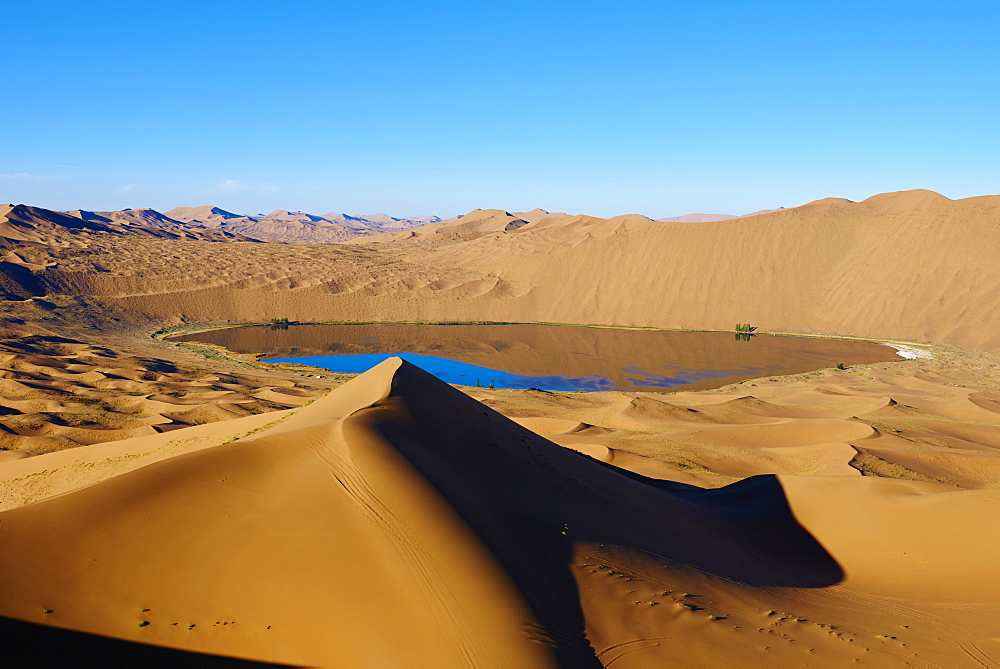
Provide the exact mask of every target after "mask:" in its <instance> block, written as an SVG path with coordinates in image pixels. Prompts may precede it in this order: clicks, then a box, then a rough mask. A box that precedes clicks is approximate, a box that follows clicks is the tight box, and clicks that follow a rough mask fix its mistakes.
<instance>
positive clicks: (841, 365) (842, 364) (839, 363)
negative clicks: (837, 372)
mask: <svg viewBox="0 0 1000 669" xmlns="http://www.w3.org/2000/svg"><path fill="white" fill-rule="evenodd" d="M837 369H847V366H846V365H844V363H842V362H838V363H837Z"/></svg>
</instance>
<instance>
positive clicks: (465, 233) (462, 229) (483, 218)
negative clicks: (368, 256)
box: [352, 209, 538, 244]
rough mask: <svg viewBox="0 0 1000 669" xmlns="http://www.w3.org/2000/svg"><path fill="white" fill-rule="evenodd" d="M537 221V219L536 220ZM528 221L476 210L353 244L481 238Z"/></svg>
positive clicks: (509, 215)
mask: <svg viewBox="0 0 1000 669" xmlns="http://www.w3.org/2000/svg"><path fill="white" fill-rule="evenodd" d="M536 220H538V219H537V218H536ZM525 225H528V221H526V220H524V219H521V218H518V217H517V216H515V215H514V214H511V213H510V212H507V211H503V210H501V209H475V210H473V211H470V212H469V213H468V214H464V215H463V216H456V217H454V218H449V219H445V220H443V221H438V222H435V223H428V224H426V225H421V226H419V227H415V228H412V229H409V230H404V231H400V232H385V233H383V234H379V235H372V236H371V237H366V238H363V239H361V238H359V239H356V240H353V242H352V243H355V244H358V243H360V244H364V243H368V242H387V241H399V240H404V239H411V238H415V237H426V238H428V239H448V238H450V239H452V240H454V239H459V238H468V237H470V236H472V237H476V236H482V235H487V234H491V233H496V232H499V233H503V232H510V231H512V230H517V229H519V228H521V227H523V226H525Z"/></svg>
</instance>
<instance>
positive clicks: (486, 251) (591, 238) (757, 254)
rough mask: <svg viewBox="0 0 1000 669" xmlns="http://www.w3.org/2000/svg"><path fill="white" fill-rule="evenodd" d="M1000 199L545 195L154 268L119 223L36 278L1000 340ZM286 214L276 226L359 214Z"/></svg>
mask: <svg viewBox="0 0 1000 669" xmlns="http://www.w3.org/2000/svg"><path fill="white" fill-rule="evenodd" d="M29 209H30V211H31V212H34V213H33V214H32V216H34V217H35V218H34V219H31V220H35V221H37V224H35V223H23V224H22V223H16V222H15V223H8V224H7V226H8V227H7V228H6V229H8V230H9V232H8V233H7V234H10V235H13V236H16V237H24V238H25V239H27V238H29V237H32V236H33V235H34V236H38V235H40V234H41V232H40V231H41V230H43V229H45V230H49V229H52V230H55V229H56V228H59V226H60V225H62V224H58V223H52V222H45V221H42V218H44V216H42V215H41V214H40V213H39V212H44V211H45V210H40V209H37V208H23V207H22V208H21V209H19V210H18V211H21V212H22V214H23V212H27V211H28V210H29ZM998 213H1000V197H998V196H986V197H977V198H968V199H964V200H954V201H952V200H948V199H947V198H945V197H943V196H941V195H938V194H936V193H931V192H930V191H904V192H900V193H887V194H883V195H878V196H874V197H872V198H869V199H868V200H865V201H863V202H859V203H853V202H850V201H847V200H842V199H832V200H831V199H827V200H820V201H817V202H813V203H810V204H807V205H803V206H801V207H796V208H794V209H785V210H779V211H776V212H771V213H766V214H760V215H756V216H753V217H745V218H736V219H731V220H726V221H718V222H713V223H683V222H658V221H647V220H643V219H636V218H625V219H621V218H619V219H617V220H609V219H601V218H596V217H589V216H568V215H565V214H558V215H544V212H541V213H539V212H535V213H534V214H532V215H531V216H530V218H533V219H534V220H533V221H527V220H525V219H523V218H519V217H518V216H516V215H514V214H511V213H509V212H506V211H503V210H499V209H481V210H475V211H473V212H470V213H469V214H466V215H464V216H462V217H458V218H455V219H449V220H445V221H438V222H435V223H431V224H427V225H423V226H420V227H415V228H412V229H409V230H402V231H392V232H384V233H377V234H372V235H371V236H368V237H363V238H358V237H352V238H350V239H348V240H347V241H349V242H350V243H351V246H349V247H344V246H340V245H312V246H297V247H296V250H294V251H293V250H292V249H288V250H284V249H283V247H282V246H281V245H261V246H260V248H258V249H256V250H250V249H249V248H246V249H244V250H241V251H240V254H241V255H239V256H233V257H231V258H225V259H222V260H220V259H218V258H217V257H216V256H217V254H214V253H211V248H210V247H204V248H202V247H200V246H198V245H197V244H195V245H193V246H191V247H190V249H189V251H188V255H186V256H185V257H184V258H181V259H175V260H172V261H171V262H169V263H164V264H163V266H162V267H160V269H158V270H157V275H156V276H157V277H158V278H157V281H156V282H155V283H153V284H150V282H149V281H148V280H145V279H142V278H141V275H142V274H143V273H145V272H147V269H148V268H152V267H154V266H158V265H159V263H158V261H157V260H156V258H158V257H159V254H160V253H161V251H159V250H157V249H158V247H157V246H156V242H155V240H153V239H151V240H150V242H149V243H148V244H146V243H143V248H139V247H136V246H135V244H134V243H133V244H131V246H130V247H129V248H120V249H116V250H112V249H111V247H110V246H108V244H112V245H113V243H114V239H115V237H114V235H107V234H105V235H103V236H101V237H100V238H101V239H104V240H106V242H102V243H103V244H105V248H106V250H105V251H102V252H101V253H98V254H94V253H91V256H90V260H91V261H93V262H98V263H99V264H100V265H101V267H103V268H105V270H106V271H102V272H100V273H98V274H95V273H94V271H93V268H92V265H91V264H90V261H88V262H83V261H82V258H81V259H80V260H79V261H77V260H74V259H73V258H67V259H65V260H63V261H61V262H60V264H59V266H58V267H53V266H49V267H47V269H44V270H43V269H40V268H41V267H43V266H44V263H45V262H51V261H44V260H43V259H42V258H41V257H39V258H37V259H35V260H33V261H31V262H29V263H28V264H31V265H32V267H33V268H34V269H32V270H31V271H32V272H33V273H34V274H32V275H31V278H32V280H33V281H35V282H38V281H43V282H45V283H46V285H48V286H49V288H48V290H50V291H52V292H53V293H54V294H58V293H60V292H61V291H69V292H71V293H74V294H75V293H76V292H79V291H82V292H83V293H85V294H87V295H89V296H91V297H92V298H93V299H96V300H99V301H102V302H104V303H106V304H109V305H114V306H115V307H117V308H123V309H126V310H129V311H131V312H134V313H141V314H145V315H146V316H148V317H152V318H157V319H158V318H168V319H170V318H178V316H179V315H180V314H183V316H184V317H185V318H186V319H190V320H200V321H206V320H219V319H221V320H227V319H232V320H246V319H250V320H258V321H259V320H261V319H264V320H266V319H267V318H271V317H273V315H274V314H275V313H281V314H282V315H283V316H284V317H288V318H291V319H297V320H304V321H317V320H319V321H322V320H344V319H347V320H351V319H354V320H425V321H427V320H429V321H439V320H484V319H485V320H502V321H516V322H563V323H596V324H608V325H626V326H653V327H678V328H694V329H698V328H709V329H718V330H727V329H730V328H732V327H733V324H734V323H738V322H747V321H752V322H753V323H754V324H759V325H761V326H763V327H764V328H765V329H768V330H772V331H773V330H780V331H792V332H826V333H833V334H845V335H856V336H865V337H882V338H897V339H910V340H918V341H935V342H940V343H950V344H956V345H960V346H966V347H974V348H981V349H984V350H1000V330H998V328H997V327H996V324H997V323H998V322H1000V275H998V274H997V272H996V271H995V264H996V260H995V259H996V258H997V257H1000V231H998V226H997V225H996V220H997V216H998ZM46 216H49V218H52V217H55V218H52V220H53V221H55V220H58V221H62V222H63V224H65V225H64V226H63V227H61V228H59V229H62V230H64V231H66V234H64V235H63V236H62V238H61V239H63V241H61V242H59V243H60V244H68V245H70V246H72V245H74V244H77V245H79V244H81V243H82V242H81V239H82V238H83V237H81V235H83V236H86V235H88V234H89V235H100V232H101V231H105V232H112V231H111V230H110V228H109V227H108V226H109V225H110V224H108V223H101V222H87V221H82V219H79V218H71V217H67V216H65V215H58V214H55V213H54V212H52V213H50V214H46ZM59 216H62V217H63V218H58V217H59ZM539 216H541V217H539ZM39 217H41V218H39ZM28 218H30V217H28ZM16 219H17V216H15V217H14V219H11V220H16ZM24 220H26V221H27V220H28V219H27V218H25V219H24ZM227 220H231V219H227ZM73 221H76V223H74V222H73ZM271 221H272V222H271V223H270V225H273V226H274V227H272V228H271V229H272V230H275V231H281V230H284V231H288V230H293V229H295V226H296V225H301V226H302V228H303V230H306V229H307V230H313V231H316V230H333V231H342V230H343V229H344V228H341V227H340V226H339V225H338V224H333V223H331V222H325V223H320V222H316V223H308V224H307V223H304V222H303V223H298V222H295V221H292V220H287V221H281V222H276V221H277V217H275V219H271ZM265 223H267V222H266V221H265V222H264V223H254V226H257V227H255V229H256V230H258V232H259V230H260V229H261V227H260V225H264V224H265ZM32 226H33V227H32ZM46 226H49V227H46ZM73 226H75V227H73ZM85 228H89V230H87V229H85ZM130 229H132V228H128V227H125V226H123V227H121V228H120V232H122V233H123V234H124V233H126V232H128V230H130ZM237 230H238V228H236V229H234V231H237ZM249 232H250V231H249V230H248V231H247V233H248V234H249ZM255 234H257V233H255ZM275 234H277V235H278V236H282V235H285V234H287V235H292V233H290V232H285V233H281V232H275ZM295 234H298V235H302V236H305V234H306V233H305V232H303V231H302V230H299V231H298V232H296V233H295ZM43 236H44V235H43ZM375 242H377V243H375ZM164 248H165V247H164ZM351 249H364V251H363V252H362V251H357V250H351ZM17 253H22V254H23V251H18V252H17ZM202 254H207V255H209V256H211V260H209V259H208V258H203V257H202ZM359 254H360V255H359ZM140 258H141V259H142V260H140ZM27 261H28V259H25V262H27ZM14 262H17V261H16V260H14ZM223 267H225V269H223ZM10 281H15V279H10Z"/></svg>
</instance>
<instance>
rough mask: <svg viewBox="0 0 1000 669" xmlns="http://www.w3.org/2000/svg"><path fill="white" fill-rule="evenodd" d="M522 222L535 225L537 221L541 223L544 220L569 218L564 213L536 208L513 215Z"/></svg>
mask: <svg viewBox="0 0 1000 669" xmlns="http://www.w3.org/2000/svg"><path fill="white" fill-rule="evenodd" d="M513 215H514V216H516V217H517V218H519V219H521V220H522V221H527V222H528V223H534V222H535V221H540V220H542V219H543V218H562V217H564V216H569V214H565V213H562V212H549V211H545V210H544V209H539V208H537V207H536V208H535V209H532V210H531V211H517V212H514V214H513Z"/></svg>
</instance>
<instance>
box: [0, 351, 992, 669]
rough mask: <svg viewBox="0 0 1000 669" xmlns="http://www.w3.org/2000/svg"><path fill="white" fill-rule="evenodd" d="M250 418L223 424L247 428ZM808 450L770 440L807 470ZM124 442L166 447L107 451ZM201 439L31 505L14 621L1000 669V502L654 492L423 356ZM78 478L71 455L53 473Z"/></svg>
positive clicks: (351, 654) (266, 639) (390, 660)
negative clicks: (448, 379) (996, 575)
mask: <svg viewBox="0 0 1000 669" xmlns="http://www.w3.org/2000/svg"><path fill="white" fill-rule="evenodd" d="M903 364H910V363H903ZM776 387H777V385H776ZM698 397H703V396H698ZM249 420H251V419H239V420H236V421H231V422H228V423H222V424H218V425H221V426H230V427H231V428H232V430H233V432H234V433H236V434H240V433H241V431H244V430H245V428H246V427H247V426H248V425H249V423H248V422H247V421H249ZM253 420H258V418H257V417H255V418H254V419H253ZM817 420H822V419H817ZM779 425H780V424H779ZM845 425H849V423H845ZM211 427H212V428H213V429H219V428H217V427H216V426H211ZM562 427H565V426H562ZM587 429H588V428H587V427H586V426H584V427H583V429H582V430H571V431H575V432H581V431H586V430H587ZM817 431H819V432H824V433H829V431H828V429H827V428H826V426H823V427H822V428H817ZM868 431H869V432H870V429H869V430H868ZM863 432H864V431H863V430H858V429H849V430H848V431H846V432H844V433H843V434H841V435H840V437H839V438H843V439H848V440H857V439H864V438H865V437H866V434H863ZM166 436H167V435H161V436H160V437H158V439H161V440H162V439H163V438H164V437H166ZM792 443H797V442H796V440H795V439H792V441H791V442H788V443H787V444H784V445H775V444H771V445H765V444H764V443H763V442H762V443H761V444H759V445H753V444H748V445H747V447H748V448H750V449H757V450H766V449H772V450H774V449H778V450H780V449H790V448H791V449H793V450H794V452H795V453H796V455H795V457H796V458H797V457H800V456H801V453H802V451H801V449H796V448H795V447H793V446H791V444H792ZM111 446H114V447H116V448H118V449H123V448H133V449H138V450H142V448H141V447H139V446H130V445H129V444H128V443H127V442H120V443H119V444H114V445H112V444H109V445H107V446H92V447H89V448H90V449H92V450H93V451H95V453H94V454H88V457H89V458H90V459H91V460H94V459H96V457H99V456H97V455H96V451H97V449H102V448H107V447H111ZM146 448H147V449H148V448H149V447H148V446H147V447H146ZM193 448H200V450H194V451H191V452H189V453H188V454H181V455H176V456H174V457H170V458H166V459H163V460H160V461H158V462H154V463H152V464H149V465H148V466H145V467H142V468H140V469H136V470H132V471H129V472H125V473H121V472H116V471H107V472H105V473H104V474H103V476H102V480H100V481H98V482H94V483H93V484H91V485H89V486H88V487H84V488H82V489H78V490H76V491H75V492H71V493H69V494H63V495H61V496H54V497H50V498H48V499H45V500H43V501H37V502H35V503H33V504H28V505H25V506H20V507H14V508H9V509H8V510H6V511H4V512H3V513H2V515H0V523H2V527H3V532H2V533H0V583H2V587H3V591H4V593H5V595H4V597H3V599H2V602H0V613H3V614H4V615H7V616H13V617H15V618H19V619H22V620H29V621H34V622H44V623H45V624H47V625H55V626H58V627H66V628H70V629H77V630H84V631H87V632H91V633H98V634H103V635H108V636H112V637H115V638H122V639H129V640H135V641H142V642H144V643H153V644H162V645H167V646H170V647H176V648H181V649H185V650H191V651H197V652H205V653H220V654H228V655H234V656H239V657H247V658H253V659H258V660H263V661H269V662H279V663H290V664H296V665H310V666H313V665H316V666H345V665H351V666H391V665H394V664H408V665H410V666H459V665H460V666H488V665H499V666H555V665H557V664H559V665H561V666H590V665H592V666H601V665H602V664H603V665H605V666H606V665H607V664H609V663H611V662H612V661H614V662H615V664H621V665H622V666H658V665H662V663H671V662H681V663H684V664H685V666H719V665H724V664H726V663H730V664H737V665H744V666H778V665H782V666H793V665H799V664H805V663H813V662H816V663H818V664H819V665H822V666H836V665H837V664H839V663H841V662H848V661H851V660H852V659H853V658H855V657H858V658H861V657H863V658H864V660H865V662H866V663H870V664H876V665H878V666H896V665H902V664H903V663H904V661H910V662H916V663H921V662H923V663H938V664H940V663H946V664H947V663H948V662H947V660H948V658H960V657H963V656H968V657H970V658H975V659H977V660H978V661H980V662H983V663H986V664H990V663H995V662H996V659H997V658H996V655H995V653H994V650H995V649H993V648H992V643H993V642H992V641H991V635H992V634H993V631H992V629H991V626H990V623H989V620H990V618H991V617H992V616H995V615H997V613H998V612H1000V611H998V610H997V609H998V604H997V601H998V599H997V595H998V594H1000V593H998V592H997V591H996V588H995V587H994V586H993V585H991V584H992V583H993V579H992V578H991V574H992V573H993V571H995V569H996V564H995V561H994V560H992V559H983V558H984V557H985V556H991V555H993V554H995V552H996V550H997V548H998V547H1000V546H998V545H997V544H998V539H997V537H996V534H995V533H983V532H976V531H975V526H976V522H977V521H976V519H978V518H981V517H982V514H983V513H984V512H988V509H990V508H994V507H995V505H996V503H997V500H998V498H997V494H998V493H997V491H996V490H979V491H964V492H963V491H960V490H958V489H956V488H955V487H952V486H949V485H944V484H940V483H923V482H917V481H905V480H895V481H894V480H889V479H880V478H870V477H862V476H840V475H834V476H828V475H812V476H808V477H803V476H794V475H783V476H777V477H775V476H773V475H764V474H759V475H753V472H751V473H750V474H748V476H750V478H746V479H744V480H742V481H739V482H736V483H733V484H730V485H727V486H725V487H722V488H718V489H715V490H712V489H707V490H706V489H699V488H694V487H689V486H685V485H682V484H676V483H670V482H667V481H662V480H656V479H648V478H645V477H643V476H641V475H639V474H634V473H631V472H630V471H629V469H627V468H626V469H621V468H619V467H615V466H612V465H614V464H619V463H617V462H613V463H612V465H609V464H606V463H602V462H600V461H599V460H595V459H593V458H591V457H588V456H586V455H583V454H579V453H575V452H573V451H572V450H569V449H563V448H560V447H559V446H557V445H555V444H553V443H551V442H549V441H547V440H545V439H543V438H541V437H539V436H537V435H535V434H533V433H532V432H529V431H528V430H525V429H524V428H523V427H520V426H518V425H517V424H515V423H512V422H510V421H508V420H507V419H506V418H504V417H503V416H502V415H501V414H499V413H495V412H493V411H490V410H489V409H487V408H486V407H484V406H483V405H481V404H478V403H476V402H475V401H474V400H472V399H470V398H468V397H466V396H465V395H463V394H462V393H460V392H459V391H457V390H454V389H452V388H450V387H449V386H447V385H445V384H443V383H441V382H439V381H437V380H436V379H434V378H433V377H430V376H429V375H427V374H425V373H423V372H421V371H420V370H418V369H416V368H414V367H412V366H410V365H408V364H406V363H402V362H401V361H398V360H395V361H387V362H386V363H383V364H382V365H380V366H379V367H378V368H376V369H374V370H372V371H371V372H369V373H367V374H365V375H362V376H361V377H359V378H358V379H356V380H355V381H352V382H350V383H348V384H346V385H344V386H343V387H341V388H339V389H337V390H335V391H334V392H333V393H332V394H331V395H329V396H328V397H326V398H324V399H323V400H320V401H317V402H315V403H314V404H312V405H311V406H309V407H307V408H304V409H300V410H298V412H297V413H296V414H295V415H294V416H292V417H290V418H286V419H284V420H282V421H281V422H279V423H277V424H275V425H272V426H270V427H264V428H263V429H261V430H260V431H258V432H256V433H254V434H252V435H250V436H246V437H243V438H241V439H238V440H237V441H235V442H232V443H228V444H223V445H218V446H209V447H207V448H202V447H201V444H197V445H195V446H193ZM119 452H120V451H119ZM66 455H69V454H62V453H60V454H53V455H50V456H41V457H39V458H34V459H32V460H27V461H24V462H25V464H33V465H34V466H35V467H36V468H37V467H42V466H43V465H46V462H45V460H46V459H47V458H48V459H55V458H60V457H61V458H63V459H64V460H65V457H66ZM14 465H20V463H14ZM11 466H13V465H11ZM70 469H72V468H71V467H67V466H66V465H65V464H63V465H62V466H61V467H60V468H56V467H55V463H54V464H53V468H52V469H51V471H52V473H51V474H50V477H60V476H63V475H64V472H66V471H68V470H70ZM838 473H839V472H838ZM21 476H22V477H24V473H23V472H22V473H21ZM21 480H22V481H24V480H27V479H26V478H22V479H21ZM125 500H127V503H125V504H123V503H122V502H123V501H125ZM914 517H919V518H921V522H920V523H916V524H915V523H912V522H909V519H912V518H914ZM847 518H850V519H851V522H850V523H845V522H844V521H845V519H847ZM862 518H863V519H864V521H863V522H860V519H862ZM55 519H59V520H58V522H53V521H54V520H55ZM39 527H46V528H50V529H48V530H46V531H45V532H44V533H40V532H39V531H38V529H37V528H39ZM67 545H76V546H78V548H77V549H76V550H73V551H66V550H64V547H65V546H67ZM150 546H156V547H157V550H155V551H150V550H149V547H150ZM973 554H974V555H978V556H981V559H979V560H976V561H973V562H971V563H970V562H968V561H965V560H964V556H967V555H973ZM910 555H912V556H914V557H912V558H909V557H907V556H910ZM959 563H963V564H965V565H966V566H965V567H964V568H963V570H962V572H961V574H957V573H955V572H954V571H953V569H952V567H953V565H955V564H959ZM942 573H948V574H950V576H949V577H948V578H944V579H942V578H940V575H941V574H942ZM261 574H267V578H266V579H264V580H261V579H260V578H259V577H260V575H261ZM248 582H253V583H255V584H256V586H255V587H254V588H251V589H248V588H247V587H246V584H247V583H248ZM901 597H905V602H906V603H905V606H903V605H900V603H899V602H900V598H901Z"/></svg>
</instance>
